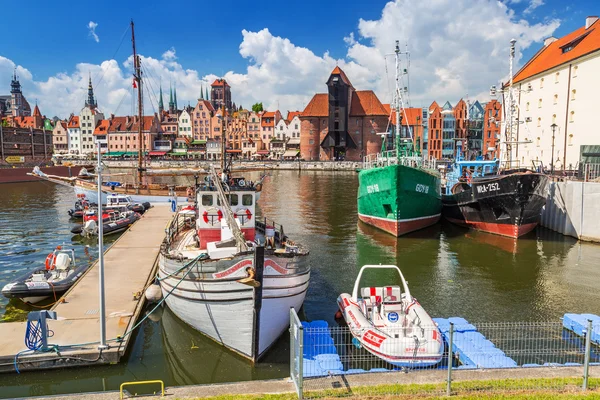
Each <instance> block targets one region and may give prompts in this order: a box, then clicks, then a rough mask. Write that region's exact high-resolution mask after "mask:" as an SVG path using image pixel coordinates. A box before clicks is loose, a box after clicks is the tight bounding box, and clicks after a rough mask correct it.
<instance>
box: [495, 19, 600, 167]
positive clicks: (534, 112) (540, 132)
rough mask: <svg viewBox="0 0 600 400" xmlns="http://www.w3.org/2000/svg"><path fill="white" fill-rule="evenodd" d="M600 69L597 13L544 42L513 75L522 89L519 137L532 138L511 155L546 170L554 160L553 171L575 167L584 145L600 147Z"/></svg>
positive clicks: (522, 162) (520, 89) (525, 139)
mask: <svg viewBox="0 0 600 400" xmlns="http://www.w3.org/2000/svg"><path fill="white" fill-rule="evenodd" d="M598 71H600V22H599V21H598V17H588V18H586V20H585V25H583V26H582V27H580V28H579V29H577V30H575V31H573V32H571V33H569V34H568V35H565V36H563V37H562V38H559V39H557V38H554V37H550V38H548V39H546V40H545V41H544V46H543V47H542V48H541V49H540V50H539V51H538V52H537V53H536V54H535V55H534V56H533V57H532V58H531V60H529V61H528V62H527V63H525V65H524V66H523V67H522V68H521V69H520V70H519V71H518V72H517V73H516V74H515V76H514V77H513V82H514V86H515V88H516V89H519V94H518V95H517V113H518V118H519V122H521V123H520V124H518V140H519V141H520V142H525V141H530V143H529V144H521V145H520V146H519V148H518V150H517V152H514V153H513V154H516V156H513V159H514V158H515V157H516V159H517V160H518V161H519V162H520V164H521V165H524V166H531V165H532V162H535V161H537V162H542V163H543V164H544V166H545V167H547V168H550V164H551V162H553V163H554V169H555V170H560V169H563V168H566V169H573V168H575V167H576V165H577V164H578V162H579V160H580V156H581V146H582V145H600V131H599V128H598V122H597V121H598V120H597V119H596V113H597V108H598V104H599V103H600V79H599V78H598ZM504 104H507V99H504ZM501 134H502V133H501ZM513 151H514V150H513Z"/></svg>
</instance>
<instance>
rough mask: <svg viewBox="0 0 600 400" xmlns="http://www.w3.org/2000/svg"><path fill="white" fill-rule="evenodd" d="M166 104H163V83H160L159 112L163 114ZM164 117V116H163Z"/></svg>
mask: <svg viewBox="0 0 600 400" xmlns="http://www.w3.org/2000/svg"><path fill="white" fill-rule="evenodd" d="M164 109H165V106H164V104H163V96H162V84H161V85H160V92H159V97H158V113H159V114H161V115H162V113H163V111H164ZM161 118H162V117H161Z"/></svg>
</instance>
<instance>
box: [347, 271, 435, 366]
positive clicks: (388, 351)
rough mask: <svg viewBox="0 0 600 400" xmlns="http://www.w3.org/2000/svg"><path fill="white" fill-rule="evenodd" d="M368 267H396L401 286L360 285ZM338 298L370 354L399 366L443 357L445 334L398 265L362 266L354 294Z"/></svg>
mask: <svg viewBox="0 0 600 400" xmlns="http://www.w3.org/2000/svg"><path fill="white" fill-rule="evenodd" d="M367 269H388V270H389V269H392V270H395V271H397V272H398V275H399V277H400V280H401V282H402V287H400V286H397V285H390V286H381V287H360V280H361V278H362V275H363V272H364V271H366V270H367ZM359 287H360V295H361V297H360V298H359V297H358V295H359ZM337 302H338V306H339V308H340V311H341V313H342V315H343V316H344V319H345V320H346V323H347V324H348V327H349V329H350V332H351V333H352V336H354V338H356V340H358V342H359V343H360V346H361V347H363V348H364V349H365V350H367V351H368V352H370V353H371V354H373V355H375V356H377V357H379V358H381V359H382V360H384V361H387V362H388V363H390V364H392V365H396V366H400V367H427V366H432V365H435V364H437V363H439V362H440V361H441V360H442V355H443V353H444V342H443V340H442V334H441V333H440V331H439V329H438V328H437V325H436V324H435V323H434V322H433V320H432V319H431V317H430V316H429V314H427V312H426V311H425V309H424V308H423V307H422V306H421V305H420V304H419V302H418V301H417V300H416V299H415V298H414V297H412V296H411V294H410V291H409V290H408V284H407V283H406V280H405V279H404V276H403V275H402V272H401V271H400V269H399V268H398V267H397V266H395V265H365V266H363V267H362V268H361V269H360V272H359V273H358V277H357V278H356V282H355V283H354V289H353V291H352V295H349V294H347V293H342V294H341V295H340V296H339V297H338V299H337Z"/></svg>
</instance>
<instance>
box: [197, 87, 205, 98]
mask: <svg viewBox="0 0 600 400" xmlns="http://www.w3.org/2000/svg"><path fill="white" fill-rule="evenodd" d="M198 100H204V85H201V86H200V98H199V99H198Z"/></svg>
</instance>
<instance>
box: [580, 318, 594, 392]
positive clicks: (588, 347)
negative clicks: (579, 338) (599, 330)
mask: <svg viewBox="0 0 600 400" xmlns="http://www.w3.org/2000/svg"><path fill="white" fill-rule="evenodd" d="M591 352H592V320H591V319H588V326H587V332H586V335H585V361H584V362H583V386H582V389H583V390H587V387H588V375H589V371H590V356H591Z"/></svg>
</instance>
